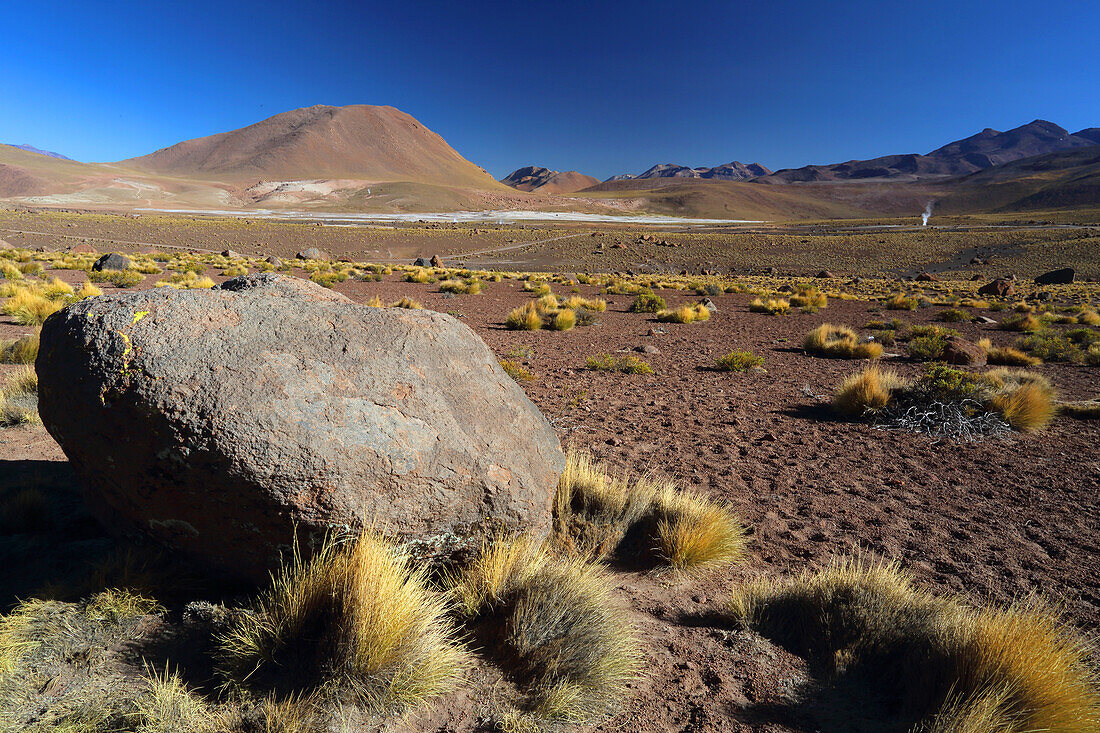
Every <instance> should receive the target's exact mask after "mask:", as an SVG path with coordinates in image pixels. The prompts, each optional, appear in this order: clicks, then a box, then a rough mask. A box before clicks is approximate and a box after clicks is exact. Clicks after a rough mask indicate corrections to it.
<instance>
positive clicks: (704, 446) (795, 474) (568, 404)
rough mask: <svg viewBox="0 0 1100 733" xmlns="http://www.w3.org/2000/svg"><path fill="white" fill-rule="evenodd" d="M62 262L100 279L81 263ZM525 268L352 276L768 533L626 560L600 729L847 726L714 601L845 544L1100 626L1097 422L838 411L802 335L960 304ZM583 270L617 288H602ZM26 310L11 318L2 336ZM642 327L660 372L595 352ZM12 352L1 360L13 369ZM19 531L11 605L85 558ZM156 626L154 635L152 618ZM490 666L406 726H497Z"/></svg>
mask: <svg viewBox="0 0 1100 733" xmlns="http://www.w3.org/2000/svg"><path fill="white" fill-rule="evenodd" d="M56 274H58V275H60V276H61V277H62V278H64V279H67V280H69V281H76V282H79V281H82V280H83V279H84V274H83V273H80V272H75V273H74V272H72V271H58V272H57V273H56ZM210 274H212V275H216V273H213V272H212V273H210ZM155 279H156V276H151V277H149V278H147V279H146V282H145V283H144V284H143V285H142V286H139V287H149V286H151V285H152V283H153V281H154V280H155ZM215 279H216V280H220V279H223V278H220V277H215ZM521 285H522V283H519V282H516V281H509V280H505V281H504V282H501V283H490V284H489V285H488V286H487V289H486V291H485V292H484V293H482V294H480V295H458V296H454V295H445V294H441V293H439V292H438V286H436V285H433V284H414V283H407V282H402V281H400V279H399V276H398V275H396V274H395V275H390V276H387V277H386V278H385V280H384V281H383V282H359V281H348V282H345V283H340V284H338V285H337V286H336V289H337V290H339V291H341V292H343V293H345V294H347V295H349V296H350V297H351V298H353V299H354V300H355V301H357V302H364V301H366V300H368V299H369V298H371V297H372V296H375V295H378V296H380V297H381V298H382V299H383V301H385V302H387V303H388V302H392V301H395V300H397V299H399V298H401V297H403V296H409V297H413V298H415V299H417V300H419V301H420V302H421V303H423V305H424V306H425V307H426V308H430V309H433V310H438V311H441V312H448V313H451V314H452V315H455V316H457V317H459V318H461V319H462V320H463V322H465V323H467V324H468V325H469V326H470V327H471V328H472V329H473V330H474V331H475V332H476V333H477V334H478V335H479V336H481V338H482V339H484V340H485V342H486V343H487V344H488V345H489V346H490V347H491V348H492V349H493V351H494V352H496V354H497V355H498V356H499V357H500V358H502V359H511V360H513V361H515V362H518V363H521V364H522V365H524V366H525V367H526V368H527V369H529V370H530V371H531V372H533V373H534V374H535V375H536V379H535V380H534V381H531V382H525V383H523V385H522V386H523V388H524V389H525V391H526V392H527V394H528V395H529V397H530V398H531V399H532V400H533V401H534V403H535V404H536V405H537V406H538V407H539V408H541V409H542V410H543V412H544V413H545V414H546V415H547V416H548V417H549V418H550V420H551V422H552V424H553V425H554V427H555V429H556V430H557V432H558V435H559V437H560V438H561V441H562V443H563V445H566V446H570V447H574V448H579V449H584V450H588V451H591V452H592V453H593V454H594V455H596V456H597V457H598V458H600V459H602V460H604V461H606V462H607V464H609V465H610V466H611V467H613V468H614V469H616V470H622V471H628V472H631V473H635V474H640V473H644V472H655V473H659V474H663V475H667V476H669V477H671V478H673V479H675V480H676V482H677V483H678V484H679V485H680V487H682V488H685V489H692V490H696V491H699V492H702V493H704V494H706V495H707V496H709V497H713V498H716V499H721V500H724V501H726V502H728V503H729V504H731V505H732V506H733V507H735V508H736V510H737V512H738V513H739V514H740V516H741V517H742V518H743V520H744V522H745V524H746V525H747V526H748V527H749V532H750V534H751V544H750V554H749V557H748V558H747V559H746V561H745V562H744V563H742V564H740V565H737V566H733V567H730V568H729V569H725V570H721V571H717V572H714V573H710V574H707V575H702V576H698V577H683V576H677V575H673V574H667V573H666V574H655V573H637V572H627V571H621V570H616V571H615V575H614V578H615V581H616V583H617V591H616V594H617V596H618V597H619V599H620V600H621V602H622V604H623V607H624V608H625V609H627V615H628V617H629V619H630V620H631V621H632V622H633V623H634V624H636V625H637V627H638V629H639V631H640V634H641V638H642V643H643V645H644V652H645V676H644V678H643V679H642V680H640V681H639V682H638V683H637V694H636V695H635V696H634V697H633V699H632V700H630V701H629V702H628V703H627V705H626V707H625V709H624V710H623V711H622V712H621V713H620V714H619V715H618V716H616V717H615V718H614V719H612V720H611V721H608V722H607V723H605V724H603V725H600V726H598V727H597V728H596V729H598V730H618V729H621V728H623V727H627V726H629V727H632V728H636V729H639V730H675V731H681V730H682V731H688V730H690V731H727V730H746V731H748V730H751V731H810V730H815V729H818V730H822V729H827V730H839V729H840V728H830V727H829V726H828V725H827V724H824V723H822V719H821V718H820V717H819V716H815V714H814V703H813V701H812V696H809V697H807V695H806V694H805V693H806V684H807V680H808V677H807V674H808V673H807V670H806V665H805V663H804V662H803V660H801V659H799V658H797V657H794V656H792V655H790V654H788V653H787V652H785V651H784V650H782V649H780V648H779V647H777V646H774V645H772V644H770V643H769V642H767V641H766V640H764V639H762V638H761V637H758V636H756V635H754V634H751V633H747V632H744V631H739V630H736V629H734V628H732V627H730V626H728V625H726V624H724V623H722V622H721V621H717V620H715V618H714V614H715V613H717V612H720V611H721V609H722V608H723V606H724V604H725V602H726V599H727V597H728V595H729V590H730V588H731V587H732V586H734V585H735V584H736V583H739V582H742V581H744V580H745V579H748V578H751V577H754V576H758V575H762V574H769V575H783V574H790V573H797V572H799V571H801V570H803V569H806V568H818V567H822V566H824V565H826V564H828V563H829V562H830V561H831V560H832V559H834V558H837V557H840V556H845V555H852V554H861V553H862V554H866V555H874V556H878V557H884V558H890V559H895V560H898V561H899V562H900V563H901V564H902V565H903V566H904V567H905V568H906V569H908V570H909V571H910V572H911V573H912V574H913V575H914V576H915V578H916V579H917V581H918V582H919V583H920V584H922V585H923V586H925V587H928V588H930V589H932V590H934V591H937V592H951V593H957V594H962V595H963V596H965V597H966V598H968V599H969V600H971V601H972V602H974V603H986V602H995V603H1010V602H1012V601H1013V600H1016V599H1020V598H1023V597H1026V596H1028V595H1029V594H1033V593H1038V594H1041V595H1042V596H1043V597H1044V598H1046V599H1049V600H1051V601H1053V602H1056V603H1059V604H1061V605H1062V606H1063V607H1064V609H1065V613H1066V616H1067V618H1068V620H1069V621H1070V622H1072V623H1073V624H1075V625H1077V626H1078V627H1079V628H1081V629H1083V630H1085V631H1086V632H1093V631H1095V629H1096V628H1097V627H1098V624H1100V539H1098V536H1100V534H1098V530H1100V509H1098V507H1097V495H1098V493H1097V492H1098V489H1100V456H1098V454H1097V451H1096V445H1097V441H1098V439H1100V423H1098V422H1096V421H1095V420H1092V421H1089V420H1078V419H1074V418H1070V417H1059V418H1057V419H1055V421H1054V422H1053V423H1052V425H1051V426H1050V428H1049V429H1048V430H1046V431H1045V432H1042V433H1038V434H1031V435H1023V434H1014V435H1013V437H1011V438H1010V439H1008V440H1003V441H1001V440H996V441H987V442H980V443H955V442H949V441H942V440H940V441H936V440H932V439H930V438H927V437H924V436H921V435H914V434H905V433H896V432H888V431H883V430H877V429H874V428H873V427H871V426H869V425H867V424H863V423H858V422H848V421H844V420H840V419H837V418H836V417H835V416H834V415H833V414H832V413H831V412H830V410H829V409H828V407H827V404H826V402H827V397H828V395H830V394H831V392H832V391H833V389H834V388H835V387H836V385H837V384H838V383H839V382H840V381H841V380H842V379H843V377H844V376H845V375H847V374H849V373H852V372H855V371H858V370H859V369H860V368H861V367H862V366H863V365H864V363H862V362H854V361H845V360H834V359H824V358H816V357H812V356H808V355H806V354H805V353H804V352H803V351H802V349H801V348H800V343H801V339H802V337H803V335H804V334H805V333H806V332H807V331H809V330H810V329H811V328H813V327H814V326H816V325H818V324H820V323H823V322H831V323H844V324H848V325H851V326H853V327H856V328H859V327H861V326H863V324H864V323H865V322H867V321H869V320H872V319H884V320H889V319H890V318H893V317H898V318H901V319H902V320H904V321H907V322H909V323H911V324H919V323H933V322H935V316H936V314H937V313H938V312H940V311H941V310H943V308H941V307H935V306H933V307H927V308H922V309H920V310H917V311H915V312H896V311H881V310H880V307H881V306H880V304H879V303H875V302H868V301H864V300H848V301H845V300H840V299H835V298H834V299H831V300H830V302H829V305H828V307H827V308H825V309H823V310H821V311H819V312H817V313H814V314H804V313H798V312H797V311H794V312H792V314H791V315H787V316H769V315H763V314H758V313H750V312H749V311H748V307H747V306H748V302H749V300H750V299H751V296H749V295H741V294H723V295H718V296H713V301H714V303H715V305H716V310H715V311H714V313H713V315H712V318H711V319H710V320H709V321H706V322H702V323H695V324H660V323H657V322H656V321H655V319H654V318H653V316H651V315H647V314H635V313H629V312H627V310H628V307H629V305H630V303H631V301H632V297H631V296H625V295H608V296H601V297H605V298H606V300H607V301H608V308H607V311H606V312H604V313H601V314H598V316H597V323H595V324H594V325H590V326H585V327H580V328H576V329H574V330H572V331H568V332H550V331H538V332H517V331H508V330H506V329H505V328H504V327H503V325H502V322H503V320H504V317H505V316H506V315H507V313H508V312H509V311H510V310H511V309H512V308H514V307H516V306H518V305H521V304H523V303H525V302H527V301H529V300H530V299H531V295H530V294H529V293H524V292H522V290H521ZM108 287H109V286H108ZM578 290H579V292H580V294H581V295H584V296H586V297H588V296H595V295H598V293H597V291H596V289H595V288H593V287H591V286H585V285H581V286H579V287H578ZM555 291H556V292H557V293H558V294H559V295H560V294H566V295H567V294H569V291H570V288H569V287H568V286H562V285H556V286H555ZM661 294H662V295H664V296H665V297H666V299H667V300H668V301H669V303H670V305H678V304H680V303H694V302H697V301H698V297H697V296H695V295H694V294H689V293H683V292H678V291H667V292H662V293H661ZM1006 313H1007V312H1006ZM1006 313H1001V314H992V313H990V314H988V315H993V316H994V317H998V318H1000V317H1004V315H1006ZM949 325H950V326H951V327H953V328H956V329H957V330H959V331H961V332H962V334H963V335H964V336H965V337H966V338H968V339H971V340H975V339H977V338H979V337H983V336H985V337H989V338H991V339H992V340H993V342H994V343H995V344H997V345H1008V344H1011V343H1012V342H1014V340H1015V338H1016V336H1017V334H1011V333H1006V332H1004V331H1000V330H997V328H996V326H994V325H978V324H972V323H963V324H949ZM1056 328H1065V327H1056ZM27 330H28V329H26V328H23V327H18V326H15V325H13V324H11V323H10V321H9V319H7V318H6V317H0V338H11V337H13V336H14V335H17V334H18V333H22V332H25V331H27ZM643 346H652V347H655V348H656V350H657V351H656V353H651V354H638V355H639V356H641V357H642V358H644V359H645V360H647V361H648V362H649V363H650V364H651V365H652V367H653V370H654V373H653V374H649V375H620V374H608V373H603V372H594V371H590V370H588V369H586V368H585V360H586V358H587V357H588V356H592V355H597V354H601V353H618V352H626V351H629V350H633V349H636V348H637V347H643ZM735 349H736V350H750V351H752V352H754V353H756V354H759V355H761V356H763V357H764V370H765V371H764V372H760V373H722V372H716V371H711V370H709V367H710V366H711V365H712V364H713V363H714V360H715V359H716V358H717V357H718V356H720V355H722V354H725V353H727V352H729V351H731V350H735ZM888 351H891V349H888ZM893 351H897V352H904V349H903V348H902V347H898V348H897V349H893ZM885 361H886V362H887V363H889V364H891V365H892V366H895V367H896V368H897V369H898V370H899V371H901V372H902V373H904V374H909V375H915V374H918V373H919V372H920V371H921V369H922V366H921V365H919V364H916V363H911V362H910V361H908V360H907V359H906V358H904V357H902V356H900V355H890V356H888V357H886V359H885ZM12 369H13V367H11V366H7V365H4V366H2V367H0V376H2V374H6V373H8V372H10V371H11V370H12ZM1036 370H1037V371H1039V372H1041V373H1042V374H1044V375H1045V376H1047V377H1049V378H1050V379H1051V381H1052V382H1053V383H1054V385H1055V386H1056V387H1057V389H1058V390H1059V392H1060V394H1061V396H1062V397H1063V398H1065V399H1074V400H1081V399H1090V398H1095V397H1097V393H1098V391H1100V389H1098V386H1097V385H1098V381H1097V373H1098V372H1097V367H1088V366H1075V365H1066V364H1045V365H1042V366H1040V367H1037V368H1036ZM64 461H65V456H64V454H63V453H62V452H61V450H60V448H59V447H58V446H57V445H56V443H54V442H53V441H52V440H51V439H50V438H49V437H48V436H47V435H46V434H45V432H44V430H43V429H42V428H41V427H40V426H29V427H17V428H9V429H6V430H2V431H0V476H6V477H9V481H11V480H14V479H13V478H11V477H16V478H18V480H20V481H25V482H26V481H39V482H41V483H44V484H45V485H51V483H52V485H55V486H58V485H63V484H64V483H65V481H66V480H67V474H66V473H65V469H64V468H63V466H62V465H61V464H63V462H64ZM80 526H81V527H82V532H84V534H83V535H82V536H81V537H80V538H78V540H74V539H73V538H71V537H70V538H58V540H59V541H62V542H69V543H70V544H72V542H76V541H79V542H80V543H83V544H82V545H81V547H85V548H87V547H93V548H99V549H100V550H101V549H103V547H105V546H106V543H107V542H108V541H107V540H106V539H103V538H102V537H101V535H99V534H97V531H96V530H94V529H92V528H90V527H88V526H85V525H83V524H81V525H80ZM97 543H99V544H97ZM4 547H5V548H6V549H5V554H7V555H9V558H8V559H7V560H5V561H4V562H5V564H8V563H9V562H16V563H18V562H25V563H30V568H33V572H31V571H29V570H27V571H20V572H17V573H15V576H16V578H15V580H13V581H12V582H11V584H10V585H11V587H10V589H5V593H4V603H5V604H8V603H10V602H11V601H13V600H14V597H16V596H18V597H26V596H27V595H28V594H30V593H33V592H34V590H35V588H37V587H41V586H45V585H48V584H50V583H51V582H58V581H61V580H63V579H64V578H65V577H66V576H69V575H70V574H71V570H72V568H71V567H67V566H66V565H65V559H64V557H63V556H60V555H58V554H56V553H55V554H52V555H51V554H50V553H49V552H43V556H49V557H48V561H47V560H43V559H42V558H41V557H39V558H34V557H28V556H29V555H33V554H34V552H36V551H35V550H27V549H26V548H24V549H23V550H22V551H19V550H18V549H17V548H15V547H14V546H13V545H12V544H11V542H8V541H6V544H5V545H4ZM77 549H78V548H76V547H70V548H69V550H70V551H71V552H72V553H76V552H77ZM97 551H98V550H97ZM93 554H94V553H93ZM75 556H76V555H75V554H70V555H69V560H70V561H73V558H74V557H75ZM9 567H11V565H9ZM32 576H33V577H32ZM200 595H201V594H200ZM171 618H173V617H172V615H171V614H170V615H169V619H171ZM169 623H171V621H169ZM157 628H158V627H157V626H156V624H151V625H149V626H148V628H144V629H141V630H138V631H136V632H135V633H136V634H137V635H138V636H139V637H140V636H141V634H146V635H148V636H155V635H156V634H157V633H158V631H157ZM116 652H118V653H119V654H120V655H121V654H122V651H121V650H116ZM471 679H472V687H471V688H468V689H465V690H464V691H461V692H459V693H456V694H455V695H454V696H452V697H451V698H448V699H445V700H442V701H440V702H439V703H437V704H436V705H435V706H434V707H433V709H432V710H431V711H428V712H425V713H423V714H418V715H416V716H414V717H413V718H412V719H410V720H407V721H404V722H403V723H401V724H400V725H399V726H397V727H393V729H394V730H397V729H404V730H407V729H417V730H441V731H442V730H454V731H459V730H462V731H466V730H476V729H479V728H480V727H481V726H483V725H485V723H486V721H487V720H488V717H489V716H490V715H491V712H492V710H491V709H492V707H493V704H494V701H495V700H496V699H498V698H499V696H500V695H502V694H504V691H505V688H506V686H507V685H506V683H505V682H502V681H501V680H500V679H497V678H495V677H494V676H493V674H492V673H491V670H489V669H488V668H486V667H485V666H484V665H482V666H479V668H478V669H476V670H474V671H473V672H472V673H471ZM796 700H797V701H800V702H796ZM849 712H851V713H852V715H853V716H855V717H854V718H852V720H854V721H855V722H851V723H850V725H851V727H845V728H843V729H844V730H868V731H870V730H875V729H876V728H875V725H874V721H873V720H871V721H863V722H860V721H859V719H858V714H857V711H849ZM395 725H396V724H395Z"/></svg>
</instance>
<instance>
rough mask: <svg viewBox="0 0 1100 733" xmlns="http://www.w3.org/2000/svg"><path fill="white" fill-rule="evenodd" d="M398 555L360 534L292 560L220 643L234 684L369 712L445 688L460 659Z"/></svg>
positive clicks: (415, 574) (449, 632)
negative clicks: (307, 557)
mask: <svg viewBox="0 0 1100 733" xmlns="http://www.w3.org/2000/svg"><path fill="white" fill-rule="evenodd" d="M425 573H426V571H425V570H424V569H422V568H420V569H415V570H414V569H411V568H409V567H408V565H407V564H406V562H405V560H404V559H403V558H402V557H401V556H400V555H399V554H398V553H397V551H396V550H395V548H394V547H393V546H391V545H390V544H388V543H387V542H386V541H384V540H382V539H381V538H379V537H377V536H375V535H373V534H370V533H367V534H364V535H363V536H362V537H361V538H360V539H359V540H358V541H356V542H355V543H353V544H352V545H351V546H350V547H337V546H335V545H333V544H332V543H326V544H325V546H324V547H323V548H322V549H321V550H320V551H319V552H318V553H317V554H316V555H315V556H314V557H313V558H312V559H310V560H308V561H303V560H302V559H301V557H300V556H298V555H297V553H296V555H295V557H294V560H293V561H292V563H291V564H290V565H289V566H287V567H285V568H284V569H283V570H282V571H281V572H280V573H279V575H278V576H277V577H276V578H275V580H274V585H273V587H272V588H271V590H270V591H268V593H267V594H266V595H265V596H264V597H263V598H261V599H260V601H259V602H258V604H257V606H256V609H255V612H254V613H252V614H250V615H247V616H244V617H242V618H241V620H239V621H238V622H237V623H236V625H235V626H234V627H233V628H232V630H231V631H230V632H228V633H227V634H226V635H225V636H224V638H223V639H222V640H221V671H222V673H223V675H224V676H225V678H226V679H227V680H228V681H230V683H232V684H233V685H236V686H238V687H240V688H243V689H245V690H249V691H252V692H255V693H259V694H273V695H274V696H275V697H276V698H277V699H281V700H286V699H297V698H301V697H315V698H317V699H320V700H327V701H332V702H336V703H349V704H355V705H358V706H360V707H362V708H364V709H365V710H367V711H369V712H371V713H380V712H383V711H385V710H404V709H408V708H412V707H415V706H417V705H420V704H422V703H424V702H425V701H427V700H429V699H431V698H434V697H436V696H438V695H441V694H444V693H446V692H448V691H449V690H451V689H452V688H453V687H454V686H455V684H456V682H457V680H458V678H459V676H460V674H461V670H462V668H463V666H464V664H465V660H466V653H465V651H464V649H463V648H462V646H461V645H460V644H459V643H458V642H457V640H456V634H455V630H454V627H453V626H452V625H451V623H450V622H449V621H448V619H447V611H448V609H447V605H446V603H445V602H444V600H443V599H442V597H441V596H439V595H438V594H436V593H433V592H432V591H430V590H429V589H428V587H427V579H426V575H425Z"/></svg>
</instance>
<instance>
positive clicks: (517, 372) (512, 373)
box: [500, 359, 535, 382]
mask: <svg viewBox="0 0 1100 733" xmlns="http://www.w3.org/2000/svg"><path fill="white" fill-rule="evenodd" d="M500 367H501V369H503V370H504V373H505V374H507V375H508V376H509V377H511V378H512V379H514V380H516V381H517V382H533V381H535V375H534V374H533V373H532V372H531V371H529V370H528V369H527V368H525V367H524V366H523V365H522V364H518V363H516V362H514V361H511V360H509V359H502V360H501V361H500Z"/></svg>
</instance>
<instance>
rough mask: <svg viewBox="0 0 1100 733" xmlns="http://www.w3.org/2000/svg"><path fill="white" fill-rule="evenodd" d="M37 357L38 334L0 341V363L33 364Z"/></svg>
mask: <svg viewBox="0 0 1100 733" xmlns="http://www.w3.org/2000/svg"><path fill="white" fill-rule="evenodd" d="M37 356H38V333H28V334H26V335H25V336H20V337H19V338H17V339H10V340H9V339H4V340H0V363H3V364H33V363H34V360H35V358H36V357H37Z"/></svg>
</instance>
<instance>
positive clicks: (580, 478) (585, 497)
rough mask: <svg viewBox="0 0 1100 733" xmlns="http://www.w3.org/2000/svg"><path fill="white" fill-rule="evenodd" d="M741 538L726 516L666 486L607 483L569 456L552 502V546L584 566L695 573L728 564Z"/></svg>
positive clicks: (586, 461) (645, 481)
mask: <svg viewBox="0 0 1100 733" xmlns="http://www.w3.org/2000/svg"><path fill="white" fill-rule="evenodd" d="M745 543H746V540H745V532H744V528H743V527H742V526H741V523H740V522H739V521H738V520H737V518H736V517H735V516H734V515H733V513H732V511H731V510H730V509H729V508H728V507H726V506H725V505H723V504H716V503H714V502H712V501H710V500H709V499H707V498H705V497H703V496H701V495H699V494H694V493H684V492H681V491H678V490H677V489H676V486H675V485H674V484H673V483H671V482H669V481H659V480H656V479H652V478H649V477H644V476H643V477H641V478H638V479H630V478H629V477H627V476H611V475H610V474H609V473H608V472H607V470H606V468H604V467H603V466H602V465H600V464H597V463H595V462H593V461H592V459H591V457H590V456H588V454H586V453H579V452H575V451H571V452H570V453H569V456H568V459H567V461H566V468H565V471H564V472H563V473H562V475H561V479H560V480H559V482H558V491H557V494H556V495H555V499H554V533H553V535H552V537H551V544H552V546H553V547H555V548H556V549H558V550H559V551H562V552H567V553H569V554H572V555H574V556H577V557H581V558H584V559H588V560H602V559H608V558H614V559H617V560H618V561H620V562H623V563H626V564H629V565H635V564H639V563H641V564H647V565H667V566H670V567H673V568H676V569H678V570H699V569H704V568H709V567H715V566H719V565H725V564H728V563H731V562H736V561H738V560H740V559H742V558H743V557H744V554H745Z"/></svg>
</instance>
